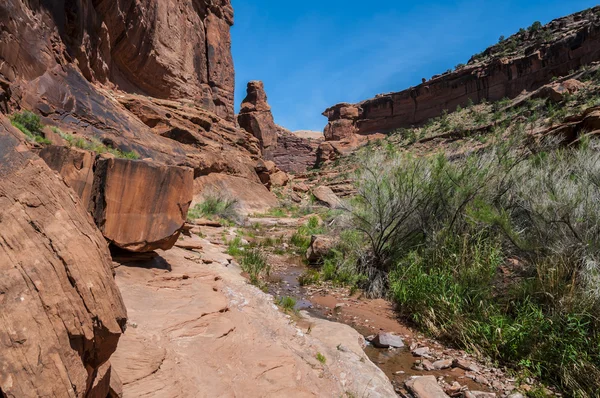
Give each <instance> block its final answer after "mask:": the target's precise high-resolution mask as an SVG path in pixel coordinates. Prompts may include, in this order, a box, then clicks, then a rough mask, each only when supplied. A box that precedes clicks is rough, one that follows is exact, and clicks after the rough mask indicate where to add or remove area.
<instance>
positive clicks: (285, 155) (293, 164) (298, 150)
mask: <svg viewBox="0 0 600 398" xmlns="http://www.w3.org/2000/svg"><path fill="white" fill-rule="evenodd" d="M322 141H323V140H322V139H313V138H303V137H298V136H297V135H296V134H295V133H290V132H283V133H281V135H280V136H279V140H278V142H277V148H276V149H275V150H274V151H273V153H272V159H273V161H274V162H275V164H277V167H279V168H280V169H281V170H283V171H285V172H288V173H291V172H293V173H303V172H305V171H306V170H308V169H311V168H313V167H315V164H316V163H317V152H318V149H319V144H320V143H321V142H322Z"/></svg>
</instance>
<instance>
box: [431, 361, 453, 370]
mask: <svg viewBox="0 0 600 398" xmlns="http://www.w3.org/2000/svg"><path fill="white" fill-rule="evenodd" d="M451 367H452V359H440V360H439V361H435V362H434V363H433V368H434V369H436V370H443V369H449V368H451Z"/></svg>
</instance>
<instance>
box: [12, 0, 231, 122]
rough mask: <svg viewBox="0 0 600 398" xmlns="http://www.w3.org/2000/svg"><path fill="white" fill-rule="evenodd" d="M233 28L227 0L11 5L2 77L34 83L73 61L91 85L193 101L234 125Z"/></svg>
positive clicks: (30, 3) (103, 1) (88, 1)
mask: <svg viewBox="0 0 600 398" xmlns="http://www.w3.org/2000/svg"><path fill="white" fill-rule="evenodd" d="M231 25H233V9H232V7H231V4H230V2H229V0H201V1H192V0H186V1H183V2H179V1H173V0H168V1H158V0H144V1H135V0H119V1H112V0H100V1H92V0H83V1H78V2H66V3H65V2H60V1H59V2H48V1H43V2H27V3H26V4H25V3H23V2H21V1H16V0H8V1H4V2H3V3H2V4H0V26H2V33H1V34H0V59H2V60H3V61H4V62H3V63H1V66H0V73H1V74H2V75H4V76H5V77H6V78H7V79H8V80H9V81H14V80H18V79H23V80H27V81H29V80H34V79H36V78H38V77H40V76H41V75H43V74H44V73H45V72H46V71H47V70H48V69H52V68H53V67H55V66H56V65H57V64H59V65H63V66H64V65H67V64H71V63H74V62H76V63H77V64H78V66H79V69H80V70H81V72H82V74H83V75H84V76H85V77H86V79H87V80H88V81H91V82H100V83H111V84H113V85H115V86H116V87H118V88H119V89H122V90H124V91H128V92H136V93H143V94H146V95H149V96H152V97H156V98H163V99H177V98H183V97H185V98H192V99H194V101H196V102H197V103H201V104H203V107H204V108H206V109H209V110H211V111H213V112H214V113H216V114H217V115H219V116H221V117H223V118H226V119H228V120H230V121H233V118H234V113H233V91H234V70H233V61H232V57H231V51H230V47H231V39H230V33H229V29H230V26H231ZM15 41H16V43H15ZM25 43H27V44H26V45H25ZM17 47H18V50H19V51H15V50H16V49H17Z"/></svg>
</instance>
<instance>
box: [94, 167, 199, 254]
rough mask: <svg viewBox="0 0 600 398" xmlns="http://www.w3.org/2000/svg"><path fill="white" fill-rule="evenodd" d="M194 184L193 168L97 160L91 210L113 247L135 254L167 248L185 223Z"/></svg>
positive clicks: (171, 245)
mask: <svg viewBox="0 0 600 398" xmlns="http://www.w3.org/2000/svg"><path fill="white" fill-rule="evenodd" d="M193 184H194V179H193V172H192V170H191V169H189V168H183V167H176V166H161V165H157V164H154V163H152V162H144V161H132V160H127V159H99V160H98V161H97V162H96V171H95V177H94V186H93V193H92V203H90V206H91V207H90V210H91V212H92V214H93V217H94V220H95V221H96V225H98V227H99V228H100V231H101V232H102V234H103V235H104V237H105V238H106V239H107V240H108V241H109V242H111V243H112V244H114V245H115V246H117V247H120V248H122V249H126V250H130V251H135V252H147V251H152V250H156V249H163V250H168V249H170V248H172V247H173V245H174V244H175V242H177V238H179V232H180V230H181V227H183V224H184V223H185V220H186V219H187V212H188V209H189V207H190V203H191V202H192V196H193V192H192V190H193Z"/></svg>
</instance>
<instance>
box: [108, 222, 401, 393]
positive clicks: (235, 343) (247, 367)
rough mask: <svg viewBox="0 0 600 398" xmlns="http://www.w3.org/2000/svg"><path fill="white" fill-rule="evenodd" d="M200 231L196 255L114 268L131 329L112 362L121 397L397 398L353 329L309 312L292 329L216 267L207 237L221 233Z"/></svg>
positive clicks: (269, 304)
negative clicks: (202, 235)
mask: <svg viewBox="0 0 600 398" xmlns="http://www.w3.org/2000/svg"><path fill="white" fill-rule="evenodd" d="M202 231H203V233H205V234H207V239H203V240H202V246H203V252H202V255H199V254H195V253H193V252H191V251H184V250H181V249H177V248H176V249H173V250H169V251H168V252H165V253H160V257H158V258H156V259H155V260H153V261H152V262H148V263H141V264H139V265H140V266H138V267H118V268H117V270H116V272H117V283H118V284H119V286H121V287H122V289H123V297H124V299H125V302H126V304H127V306H128V308H130V312H131V314H132V315H131V316H132V318H131V322H132V323H135V324H136V325H137V327H135V328H130V329H129V330H128V331H127V334H126V335H125V336H123V338H122V340H121V341H120V343H119V348H118V349H117V352H116V353H115V355H114V356H113V358H111V363H112V364H113V366H114V367H115V369H116V371H117V373H118V374H119V376H120V377H121V380H122V381H123V392H124V396H125V397H160V398H171V397H236V396H237V397H241V396H243V397H282V396H284V397H322V396H325V397H340V396H344V395H346V396H368V397H373V398H376V397H382V398H383V397H386V398H387V397H393V396H394V395H395V393H394V389H393V387H392V385H391V383H390V382H389V380H388V378H387V377H386V376H385V375H384V374H383V372H382V371H381V370H380V369H378V368H377V367H376V366H375V365H374V364H373V363H372V362H371V361H370V360H369V358H368V357H367V356H366V354H365V353H364V352H363V349H362V346H361V341H362V342H364V339H363V338H362V336H360V335H359V334H358V333H357V332H356V331H355V330H354V329H352V328H351V327H349V326H346V325H342V324H339V323H333V322H329V321H327V320H321V319H313V318H308V320H305V322H310V326H308V325H306V326H302V327H300V326H295V325H293V324H292V323H291V322H290V320H289V319H287V318H286V316H285V315H284V314H283V313H281V311H279V310H278V309H277V308H276V307H275V306H274V305H273V300H272V298H271V296H268V295H266V294H265V293H263V292H262V291H260V290H259V289H256V288H255V287H253V286H251V285H249V284H248V283H247V280H245V279H244V278H243V277H242V276H241V275H240V272H239V269H238V268H237V267H236V266H234V265H229V266H228V267H224V266H215V264H219V263H222V262H225V263H228V261H230V256H228V255H226V254H224V253H222V252H221V250H224V248H223V246H222V245H220V246H217V245H213V244H211V243H210V240H214V239H218V236H219V235H220V234H221V233H224V232H223V231H224V230H223V229H215V232H214V235H213V233H211V232H210V231H208V228H207V229H203V230H202ZM168 269H170V272H169V271H168ZM307 328H308V329H310V330H311V332H310V333H304V331H306V330H307ZM317 353H321V354H322V355H323V356H325V358H326V364H325V365H323V364H321V363H320V362H319V361H318V360H317V359H316V356H317Z"/></svg>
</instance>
